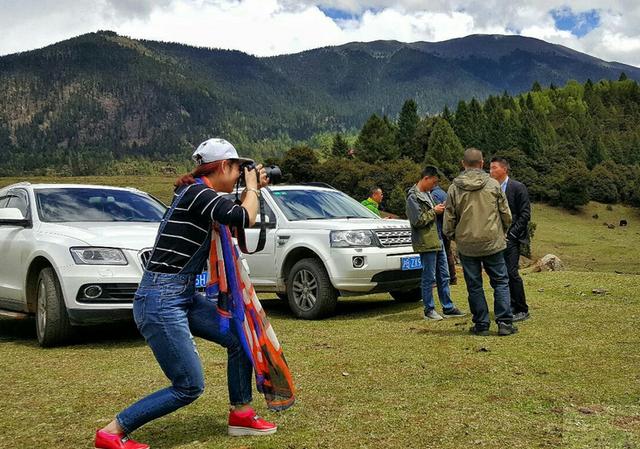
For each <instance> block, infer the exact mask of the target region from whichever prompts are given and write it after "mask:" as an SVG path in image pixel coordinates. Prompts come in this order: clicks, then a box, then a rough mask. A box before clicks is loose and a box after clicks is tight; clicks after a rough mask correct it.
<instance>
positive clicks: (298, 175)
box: [282, 146, 319, 182]
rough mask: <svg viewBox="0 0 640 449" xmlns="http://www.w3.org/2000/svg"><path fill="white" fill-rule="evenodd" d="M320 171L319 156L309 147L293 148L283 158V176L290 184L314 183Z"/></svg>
mask: <svg viewBox="0 0 640 449" xmlns="http://www.w3.org/2000/svg"><path fill="white" fill-rule="evenodd" d="M318 169H319V165H318V156H317V155H316V152H315V151H313V150H312V149H311V148H309V147H307V146H300V147H294V148H291V149H290V150H289V151H287V152H286V153H285V155H284V157H283V158H282V171H283V176H284V177H285V178H286V180H287V181H288V182H310V181H314V180H316V178H317V176H318Z"/></svg>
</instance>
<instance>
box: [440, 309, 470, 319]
mask: <svg viewBox="0 0 640 449" xmlns="http://www.w3.org/2000/svg"><path fill="white" fill-rule="evenodd" d="M465 315H466V313H464V312H462V311H461V310H460V309H458V308H457V307H454V308H452V309H448V310H443V311H442V316H443V317H445V318H457V317H461V316H465Z"/></svg>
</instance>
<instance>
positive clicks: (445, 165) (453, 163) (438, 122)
mask: <svg viewBox="0 0 640 449" xmlns="http://www.w3.org/2000/svg"><path fill="white" fill-rule="evenodd" d="M463 153H464V148H463V147H462V144H461V143H460V140H459V139H458V137H457V136H456V134H455V132H454V131H453V128H452V127H451V125H449V122H447V121H446V120H444V119H443V118H441V117H437V118H436V119H435V124H434V126H433V131H431V135H430V136H429V146H428V151H427V154H426V156H425V160H424V163H425V164H432V165H435V166H437V167H439V168H440V170H442V172H443V173H444V174H445V175H446V176H447V177H453V176H454V175H455V174H456V173H457V172H458V168H459V166H460V161H461V160H462V156H463Z"/></svg>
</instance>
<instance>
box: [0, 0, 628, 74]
mask: <svg viewBox="0 0 640 449" xmlns="http://www.w3.org/2000/svg"><path fill="white" fill-rule="evenodd" d="M0 11H1V13H0V30H2V31H1V33H0V55H5V54H9V53H15V52H19V51H24V50H31V49H34V48H39V47H43V46H46V45H48V44H51V43H54V42H57V41H60V40H63V39H67V38H70V37H73V36H77V35H79V34H83V33H87V32H91V31H96V30H99V29H103V30H113V31H115V32H117V33H119V34H124V35H127V36H131V37H134V38H145V39H152V40H162V41H173V42H180V43H185V44H190V45H196V46H202V47H215V48H229V49H238V50H241V51H244V52H247V53H251V54H254V55H258V56H267V55H276V54H283V53H295V52H299V51H302V50H307V49H310V48H317V47H323V46H327V45H339V44H343V43H346V42H352V41H372V40H377V39H395V40H399V41H403V42H414V41H441V40H446V39H451V38H455V37H461V36H466V35H469V34H474V33H500V34H521V35H523V36H531V37H536V38H540V39H544V40H546V41H549V42H554V43H558V44H562V45H566V46H567V47H570V48H573V49H575V50H578V51H582V52H585V53H589V54H591V55H593V56H596V57H599V58H602V59H605V60H607V61H619V62H624V63H627V64H632V65H636V66H640V1H638V0H582V1H579V0H565V1H562V0H529V1H521V0H483V1H478V0H476V1H472V0H394V1H387V0H320V1H313V0H300V1H293V0H157V1H152V0H137V1H136V0H96V1H89V0H15V1H14V0H0Z"/></svg>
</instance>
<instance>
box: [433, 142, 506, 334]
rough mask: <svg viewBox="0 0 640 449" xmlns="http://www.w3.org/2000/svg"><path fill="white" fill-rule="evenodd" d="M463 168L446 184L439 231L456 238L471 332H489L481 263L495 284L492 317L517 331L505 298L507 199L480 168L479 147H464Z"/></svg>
mask: <svg viewBox="0 0 640 449" xmlns="http://www.w3.org/2000/svg"><path fill="white" fill-rule="evenodd" d="M462 165H463V167H464V171H463V172H462V173H461V174H460V175H459V176H458V177H457V178H456V179H454V180H453V184H451V186H450V187H449V192H448V197H447V206H446V210H445V212H444V223H443V232H444V234H445V235H446V236H447V237H449V238H450V239H452V240H455V242H456V245H457V248H458V252H459V253H460V262H461V263H462V269H463V272H464V280H465V281H466V283H467V293H468V295H469V307H470V309H471V313H472V314H473V322H474V325H473V327H472V328H471V329H469V332H471V333H472V334H474V335H489V325H490V323H489V309H488V307H487V300H486V298H485V296H484V290H483V287H482V268H483V267H484V270H485V271H486V273H487V274H488V275H489V280H490V283H491V287H493V300H494V305H493V308H494V312H495V319H496V322H497V324H498V334H499V335H511V334H514V333H516V332H517V331H518V329H517V328H516V327H515V326H513V324H512V321H513V315H512V314H511V304H510V299H509V275H508V274H507V266H506V264H505V262H504V256H503V254H502V252H503V251H504V249H505V248H506V246H507V243H506V239H505V234H506V232H507V230H508V229H509V225H511V212H510V211H509V205H508V204H507V198H506V197H505V196H504V192H502V190H501V189H500V184H498V181H496V180H495V179H493V178H491V177H490V176H489V175H488V174H487V173H485V172H484V170H482V166H483V165H484V160H483V158H482V152H481V151H480V150H478V149H477V148H468V149H466V150H465V152H464V159H463V161H462Z"/></svg>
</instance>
